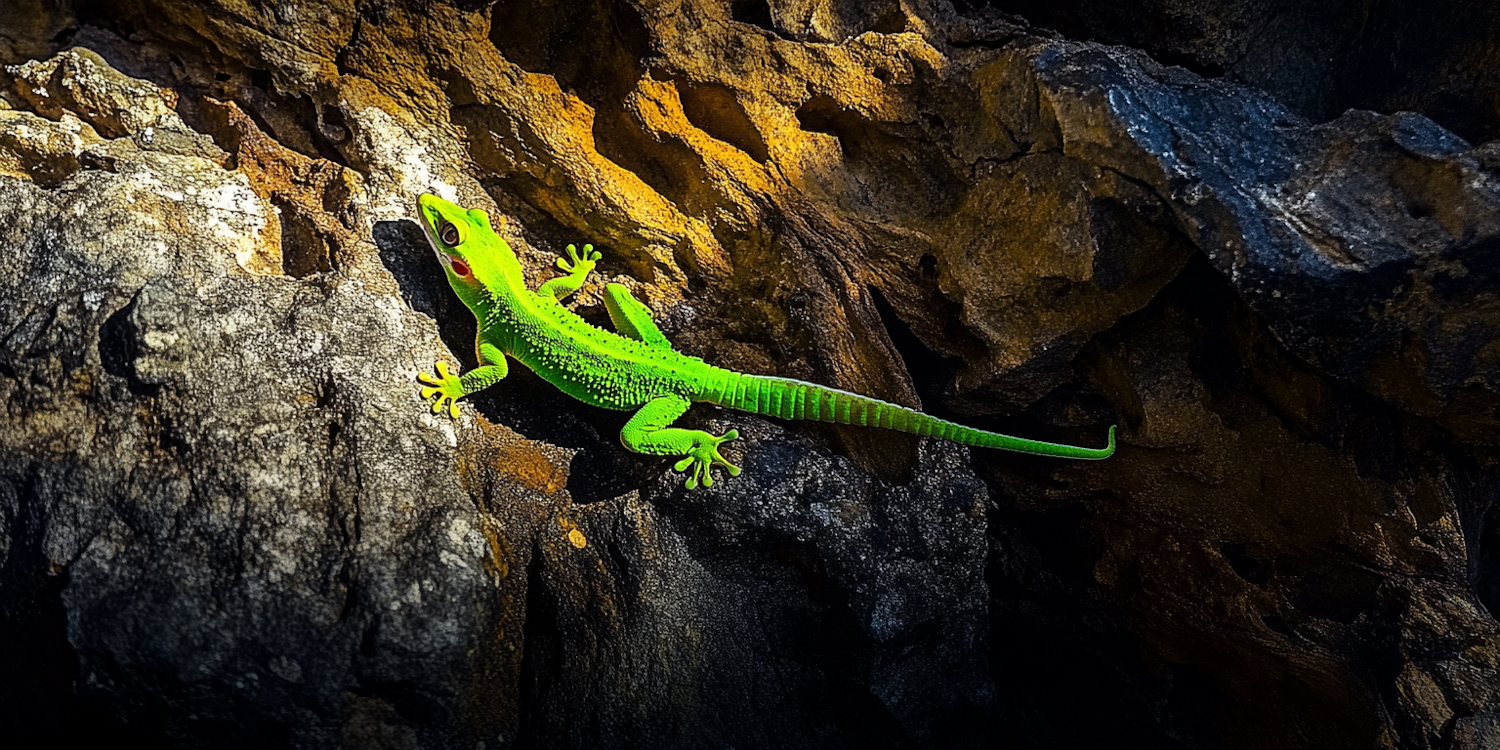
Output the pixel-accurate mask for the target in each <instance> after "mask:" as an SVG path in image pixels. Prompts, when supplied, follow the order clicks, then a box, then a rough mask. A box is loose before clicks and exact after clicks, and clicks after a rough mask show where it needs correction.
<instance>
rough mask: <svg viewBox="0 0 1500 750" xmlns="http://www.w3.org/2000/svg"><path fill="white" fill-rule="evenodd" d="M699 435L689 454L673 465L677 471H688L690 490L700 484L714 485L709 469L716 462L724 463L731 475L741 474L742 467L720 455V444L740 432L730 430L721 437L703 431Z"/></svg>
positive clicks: (705, 485)
mask: <svg viewBox="0 0 1500 750" xmlns="http://www.w3.org/2000/svg"><path fill="white" fill-rule="evenodd" d="M699 435H700V436H701V437H699V438H698V441H697V443H695V444H694V445H693V447H692V449H691V450H689V451H688V454H687V456H686V457H684V458H683V459H682V460H681V461H678V462H677V465H676V466H673V467H672V468H673V469H674V470H676V471H683V472H687V475H688V478H687V488H688V489H690V490H691V489H696V488H697V487H698V485H700V484H701V485H703V486H704V487H712V486H714V477H713V474H712V473H711V472H710V471H709V470H710V469H712V468H713V465H714V464H716V463H717V464H722V465H723V466H724V469H725V470H726V471H728V472H729V476H732V477H737V476H739V474H740V467H738V466H735V465H734V464H732V463H729V462H728V461H726V460H724V457H723V456H722V455H719V444H721V443H727V442H729V441H730V440H733V439H735V438H737V437H739V436H740V433H739V432H737V431H735V430H730V431H728V432H726V433H724V434H723V435H721V436H719V437H714V436H713V435H710V434H708V433H706V432H701V433H699Z"/></svg>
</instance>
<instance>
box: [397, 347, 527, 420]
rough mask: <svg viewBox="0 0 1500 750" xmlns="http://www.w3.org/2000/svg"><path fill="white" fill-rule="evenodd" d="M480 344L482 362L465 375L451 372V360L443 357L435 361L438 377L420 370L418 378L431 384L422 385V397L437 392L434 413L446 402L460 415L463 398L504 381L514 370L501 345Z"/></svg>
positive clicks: (452, 410) (451, 413)
mask: <svg viewBox="0 0 1500 750" xmlns="http://www.w3.org/2000/svg"><path fill="white" fill-rule="evenodd" d="M477 348H478V350H479V361H480V362H481V364H480V366H479V367H476V368H474V369H472V370H470V371H468V372H466V373H464V374H463V375H462V376H459V375H455V374H453V373H451V372H448V363H447V362H443V361H441V360H439V361H438V362H437V364H436V365H434V368H435V369H436V371H437V376H436V377H434V376H432V375H428V374H427V373H425V372H421V373H417V379H418V380H420V381H422V382H423V383H426V384H427V385H428V387H427V388H423V389H422V399H423V400H427V399H430V398H432V397H433V396H437V399H436V400H434V401H433V402H432V413H433V414H437V413H438V412H440V411H442V410H443V405H444V404H447V406H448V415H449V416H451V417H453V418H454V419H458V400H459V399H461V398H463V397H464V396H467V395H469V394H471V393H474V392H475V391H480V390H484V389H485V388H488V387H490V386H492V385H494V384H495V383H498V382H500V380H501V379H502V378H504V377H505V376H506V375H507V374H508V373H509V372H510V369H509V367H507V365H506V364H505V355H504V354H503V353H501V352H500V350H499V349H497V348H495V347H494V346H492V345H490V344H480V345H479V346H478V347H477Z"/></svg>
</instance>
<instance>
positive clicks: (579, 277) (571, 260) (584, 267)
mask: <svg viewBox="0 0 1500 750" xmlns="http://www.w3.org/2000/svg"><path fill="white" fill-rule="evenodd" d="M567 253H568V257H566V258H558V259H557V267H558V268H560V269H562V271H563V272H564V273H566V274H567V276H559V277H558V278H555V279H553V280H551V281H548V282H547V283H545V284H542V285H541V286H539V287H537V290H536V293H537V294H540V295H541V296H543V297H547V296H550V297H552V298H553V299H555V300H558V301H561V300H562V299H563V298H564V297H567V296H568V295H570V294H572V293H573V292H576V291H578V287H581V286H583V282H585V281H587V280H588V278H589V272H590V271H593V270H594V264H596V263H598V262H599V258H600V257H602V256H600V255H599V252H598V251H596V250H594V246H593V245H584V246H583V254H582V255H580V254H579V253H578V248H577V247H576V246H574V245H568V248H567Z"/></svg>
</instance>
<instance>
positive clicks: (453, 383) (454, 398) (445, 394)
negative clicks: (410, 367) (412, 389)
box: [417, 360, 464, 419]
mask: <svg viewBox="0 0 1500 750" xmlns="http://www.w3.org/2000/svg"><path fill="white" fill-rule="evenodd" d="M436 369H437V377H433V376H431V375H428V374H427V373H425V372H421V373H417V379H418V380H420V381H422V382H423V383H427V384H428V386H430V387H428V388H423V389H422V399H423V400H424V401H425V400H427V399H430V398H432V397H433V396H437V399H436V400H434V401H433V402H432V413H433V414H437V413H438V412H440V411H442V410H443V405H444V403H445V402H446V404H447V406H448V414H449V416H451V417H453V418H454V419H458V400H459V399H461V398H463V397H464V385H463V382H462V381H460V380H459V379H458V376H457V375H454V374H453V373H451V372H448V363H447V362H443V361H441V360H440V361H438V363H437V365H436Z"/></svg>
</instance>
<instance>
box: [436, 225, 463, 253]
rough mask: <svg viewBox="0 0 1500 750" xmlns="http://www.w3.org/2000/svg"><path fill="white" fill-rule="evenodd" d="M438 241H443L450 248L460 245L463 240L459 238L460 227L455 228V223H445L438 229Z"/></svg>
mask: <svg viewBox="0 0 1500 750" xmlns="http://www.w3.org/2000/svg"><path fill="white" fill-rule="evenodd" d="M438 239H440V240H442V241H443V243H444V244H446V245H448V246H449V247H454V246H456V245H458V243H459V241H460V239H461V238H460V237H459V236H458V227H456V226H453V222H451V221H449V222H444V223H443V226H442V227H441V228H440V229H438Z"/></svg>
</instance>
